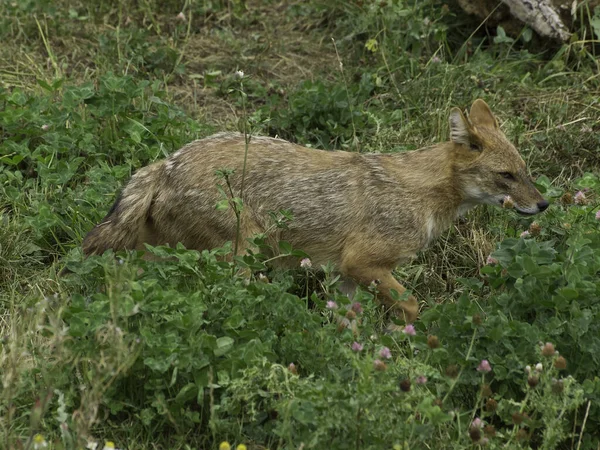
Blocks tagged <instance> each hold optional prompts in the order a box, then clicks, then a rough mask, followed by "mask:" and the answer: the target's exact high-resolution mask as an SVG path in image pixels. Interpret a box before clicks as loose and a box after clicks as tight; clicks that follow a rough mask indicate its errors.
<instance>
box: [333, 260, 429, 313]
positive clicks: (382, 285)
mask: <svg viewBox="0 0 600 450" xmlns="http://www.w3.org/2000/svg"><path fill="white" fill-rule="evenodd" d="M344 272H345V274H347V275H349V276H351V277H352V278H354V279H355V280H356V281H358V282H359V283H361V284H364V285H368V284H369V283H371V282H372V281H378V282H379V286H378V290H379V301H380V302H381V303H382V304H383V305H384V306H385V307H386V308H387V309H389V310H390V311H391V312H392V314H395V315H397V316H399V317H401V318H403V319H404V320H405V321H406V323H411V322H414V321H415V320H416V319H417V315H418V314H419V304H418V303H417V299H416V298H415V297H413V296H412V295H410V296H409V297H408V299H407V300H406V301H396V300H394V299H393V297H392V294H391V292H390V291H391V289H394V290H395V291H396V292H398V295H402V294H403V293H404V292H405V291H406V288H405V287H404V286H402V285H401V284H400V283H398V281H396V279H395V278H394V277H393V276H392V273H391V271H390V270H389V269H386V268H373V267H346V268H345V270H344Z"/></svg>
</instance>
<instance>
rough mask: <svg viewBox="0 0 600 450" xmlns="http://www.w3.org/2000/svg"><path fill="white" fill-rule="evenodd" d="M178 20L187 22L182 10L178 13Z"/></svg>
mask: <svg viewBox="0 0 600 450" xmlns="http://www.w3.org/2000/svg"><path fill="white" fill-rule="evenodd" d="M177 20H181V21H182V22H185V14H184V13H183V11H182V12H180V13H179V14H177Z"/></svg>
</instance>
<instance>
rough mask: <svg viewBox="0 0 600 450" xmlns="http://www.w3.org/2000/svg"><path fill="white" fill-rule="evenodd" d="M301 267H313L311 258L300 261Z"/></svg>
mask: <svg viewBox="0 0 600 450" xmlns="http://www.w3.org/2000/svg"><path fill="white" fill-rule="evenodd" d="M300 267H302V268H303V269H310V268H311V267H312V262H311V260H310V259H308V258H304V259H303V260H302V261H300Z"/></svg>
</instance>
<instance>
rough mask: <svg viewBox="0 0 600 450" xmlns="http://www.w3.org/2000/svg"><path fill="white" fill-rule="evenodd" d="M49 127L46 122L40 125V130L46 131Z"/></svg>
mask: <svg viewBox="0 0 600 450" xmlns="http://www.w3.org/2000/svg"><path fill="white" fill-rule="evenodd" d="M49 129H50V125H48V124H47V123H45V124H44V125H42V131H48V130H49Z"/></svg>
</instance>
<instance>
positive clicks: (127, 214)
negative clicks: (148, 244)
mask: <svg viewBox="0 0 600 450" xmlns="http://www.w3.org/2000/svg"><path fill="white" fill-rule="evenodd" d="M162 166H163V164H162V163H157V164H152V165H150V166H147V167H144V168H143V169H140V170H139V171H138V172H137V173H136V174H135V175H134V176H133V177H131V180H130V181H129V183H127V186H126V187H125V189H123V192H121V194H120V195H119V197H118V198H117V200H116V201H115V203H114V204H113V206H112V208H111V209H110V211H109V212H108V214H107V215H106V217H104V219H103V220H102V222H100V223H99V224H98V225H96V226H95V227H94V228H93V229H92V230H91V231H90V232H89V233H88V234H87V235H86V237H85V239H84V240H83V253H84V255H86V256H88V255H92V254H102V253H104V252H105V251H106V250H108V249H113V250H123V249H135V248H136V246H137V244H138V239H139V237H140V233H141V230H142V228H143V226H144V223H145V222H146V220H147V219H148V215H149V214H150V208H151V205H152V200H153V198H154V194H155V192H156V188H157V184H158V181H159V177H160V175H161V171H162Z"/></svg>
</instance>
